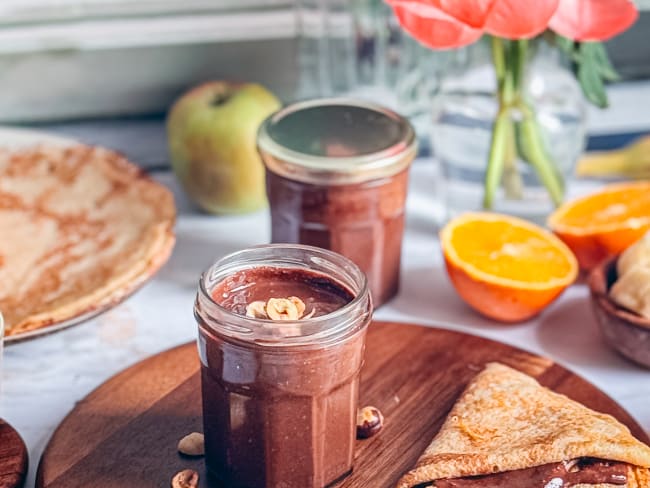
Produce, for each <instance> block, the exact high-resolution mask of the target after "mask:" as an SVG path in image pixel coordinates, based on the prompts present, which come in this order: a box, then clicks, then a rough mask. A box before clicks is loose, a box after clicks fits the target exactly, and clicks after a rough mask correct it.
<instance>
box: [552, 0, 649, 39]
mask: <svg viewBox="0 0 650 488" xmlns="http://www.w3.org/2000/svg"><path fill="white" fill-rule="evenodd" d="M638 16H639V13H638V12H637V10H636V7H635V6H634V4H633V3H632V2H631V1H630V0H561V1H560V6H559V7H558V9H557V11H556V12H555V15H553V18H552V19H551V22H550V23H549V27H550V28H551V29H553V30H554V31H555V32H557V33H558V34H560V35H563V36H564V37H568V38H570V39H574V40H576V41H604V40H606V39H609V38H610V37H614V36H615V35H617V34H620V33H621V32H623V31H625V30H626V29H627V28H628V27H630V26H631V25H632V24H634V22H635V21H636V19H637V17H638Z"/></svg>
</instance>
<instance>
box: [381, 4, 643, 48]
mask: <svg viewBox="0 0 650 488" xmlns="http://www.w3.org/2000/svg"><path fill="white" fill-rule="evenodd" d="M386 1H387V3H388V4H390V5H391V7H392V8H393V10H394V11H395V14H396V16H397V18H398V20H399V22H400V24H401V25H402V27H403V28H404V29H405V30H406V31H407V32H408V33H409V34H411V35H412V36H413V37H415V38H416V39H417V40H418V41H420V42H421V43H423V44H425V45H427V46H429V47H431V48H434V49H449V48H456V47H460V46H465V45H467V44H471V43H473V42H474V41H476V40H477V39H478V38H479V37H481V36H482V35H483V34H484V33H488V34H492V35H494V36H498V37H504V38H506V39H527V38H530V37H534V36H536V35H537V34H539V33H541V32H542V31H544V30H545V29H546V28H547V27H550V28H551V29H553V30H555V31H556V32H557V33H558V34H561V35H563V36H565V37H569V38H571V39H574V40H578V41H594V40H604V39H608V38H610V37H612V36H615V35H616V34H619V33H620V32H622V31H624V30H625V29H627V28H628V27H629V26H630V25H632V24H633V23H634V21H635V20H636V18H637V16H638V12H637V10H636V7H635V6H634V4H633V3H632V1H631V0H534V1H524V0H386Z"/></svg>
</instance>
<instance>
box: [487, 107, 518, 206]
mask: <svg viewBox="0 0 650 488" xmlns="http://www.w3.org/2000/svg"><path fill="white" fill-rule="evenodd" d="M510 123H511V121H510V114H509V111H508V109H507V108H503V107H502V108H501V109H500V110H499V114H498V115H497V118H496V120H495V121H494V128H493V129H492V142H491V144H490V157H489V159H488V165H487V169H486V171H485V193H484V195H483V207H484V208H486V209H490V208H492V205H493V204H494V195H495V193H496V190H497V187H498V186H499V183H500V182H501V177H502V175H503V165H504V161H505V153H506V144H507V141H508V139H507V138H508V127H509V125H510Z"/></svg>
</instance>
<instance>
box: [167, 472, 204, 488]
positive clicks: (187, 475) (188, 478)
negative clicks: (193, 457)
mask: <svg viewBox="0 0 650 488" xmlns="http://www.w3.org/2000/svg"><path fill="white" fill-rule="evenodd" d="M198 486H199V473H197V472H196V471H194V470H193V469H184V470H183V471H180V472H178V473H176V474H175V475H174V477H173V478H172V488H197V487H198Z"/></svg>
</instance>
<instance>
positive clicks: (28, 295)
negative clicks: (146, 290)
mask: <svg viewBox="0 0 650 488" xmlns="http://www.w3.org/2000/svg"><path fill="white" fill-rule="evenodd" d="M174 218H175V208H174V201H173V197H172V195H171V193H170V192H169V191H168V190H166V189H165V188H164V187H163V186H161V185H159V184H157V183H156V182H154V181H152V180H150V179H149V178H147V177H146V176H145V175H144V174H143V173H142V172H141V171H140V170H139V169H138V168H137V167H136V166H134V165H132V164H131V163H129V162H128V161H127V160H126V159H125V158H123V157H122V156H120V155H119V154H116V153H114V152H111V151H108V150H105V149H101V148H93V147H88V146H83V145H74V146H71V147H58V146H49V147H36V148H31V149H22V150H1V151H0V311H2V313H3V314H4V318H5V324H6V327H7V330H6V332H7V335H8V336H14V335H21V334H24V333H25V332H28V331H34V330H36V329H43V328H47V327H48V326H50V325H51V324H57V323H61V322H63V321H66V320H70V319H73V318H75V317H80V316H84V315H88V314H92V313H95V312H97V311H99V310H101V309H104V308H106V307H107V306H109V305H111V304H114V303H116V302H117V301H119V300H121V299H122V298H124V297H125V296H127V295H128V294H129V293H131V292H132V291H134V290H135V289H136V288H137V286H138V285H140V284H142V282H143V281H144V280H146V279H147V278H148V277H150V276H151V275H152V274H153V273H154V272H155V271H156V270H157V269H158V268H159V267H160V266H161V265H162V264H163V263H164V262H165V261H166V260H167V258H168V257H169V254H170V252H171V249H172V247H173V244H174V234H173V229H172V228H173V224H174Z"/></svg>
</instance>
